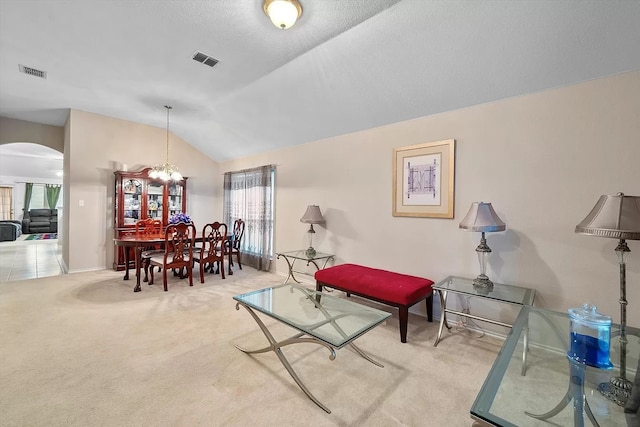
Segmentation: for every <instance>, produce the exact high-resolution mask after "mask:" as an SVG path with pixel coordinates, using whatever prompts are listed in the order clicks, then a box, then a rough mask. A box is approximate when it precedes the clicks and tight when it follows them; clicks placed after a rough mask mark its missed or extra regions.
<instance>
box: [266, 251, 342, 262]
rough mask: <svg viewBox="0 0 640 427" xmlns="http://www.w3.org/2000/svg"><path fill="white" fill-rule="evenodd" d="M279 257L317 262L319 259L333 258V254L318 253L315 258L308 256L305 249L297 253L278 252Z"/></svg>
mask: <svg viewBox="0 0 640 427" xmlns="http://www.w3.org/2000/svg"><path fill="white" fill-rule="evenodd" d="M276 255H277V256H286V257H289V258H294V259H300V260H303V261H317V260H319V259H327V258H333V256H334V255H333V254H325V253H322V252H316V254H315V255H313V256H308V255H307V251H306V250H305V249H301V250H297V251H289V252H277V253H276Z"/></svg>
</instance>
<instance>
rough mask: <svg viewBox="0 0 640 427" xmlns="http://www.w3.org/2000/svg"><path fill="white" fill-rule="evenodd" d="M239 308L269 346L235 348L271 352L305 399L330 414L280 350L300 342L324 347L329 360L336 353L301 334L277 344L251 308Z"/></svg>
mask: <svg viewBox="0 0 640 427" xmlns="http://www.w3.org/2000/svg"><path fill="white" fill-rule="evenodd" d="M294 280H295V279H294ZM240 306H243V307H244V308H246V309H247V311H248V312H249V314H250V315H251V317H253V320H255V321H256V323H257V324H258V326H259V327H260V329H261V330H262V333H263V334H264V336H265V337H266V338H267V340H268V341H269V345H268V346H267V347H264V348H261V349H258V350H246V349H243V348H241V347H239V346H236V348H237V349H238V350H240V351H243V352H245V353H247V354H253V353H265V352H267V351H273V352H274V353H275V354H276V355H277V356H278V359H280V363H282V365H283V366H284V367H285V369H286V370H287V372H289V375H291V378H293V380H294V381H295V382H296V384H298V387H300V389H302V391H303V392H304V393H305V394H306V395H307V397H308V398H309V399H311V400H312V401H313V403H315V404H316V405H318V406H319V407H321V408H322V409H323V410H325V411H326V412H327V413H328V414H330V413H331V410H329V408H327V407H326V406H324V405H323V404H322V403H321V402H320V401H319V400H318V399H316V397H315V396H314V395H313V394H311V392H310V391H309V389H308V388H307V387H306V386H305V385H304V383H303V382H302V380H301V379H300V377H298V374H296V372H295V371H294V370H293V367H292V366H291V364H290V363H289V361H288V360H287V358H286V357H285V355H284V353H282V350H280V348H281V347H284V346H286V345H290V344H295V343H301V342H304V343H314V344H320V345H322V346H324V347H326V348H327V349H329V352H330V354H329V359H330V360H334V359H335V358H336V352H335V350H334V349H333V347H331V346H330V345H329V344H327V343H324V342H322V341H319V340H316V339H315V338H300V337H301V336H302V335H304V334H302V333H300V334H297V335H294V336H293V337H291V338H287V339H285V340H283V341H280V342H277V341H276V340H275V339H274V338H273V335H271V332H269V330H268V329H267V327H266V326H265V324H264V323H262V320H260V318H259V317H258V316H257V315H256V314H255V313H254V312H253V310H251V308H250V307H249V306H246V305H244V304H242V303H240V302H237V303H236V310H239V309H240ZM374 363H375V362H374Z"/></svg>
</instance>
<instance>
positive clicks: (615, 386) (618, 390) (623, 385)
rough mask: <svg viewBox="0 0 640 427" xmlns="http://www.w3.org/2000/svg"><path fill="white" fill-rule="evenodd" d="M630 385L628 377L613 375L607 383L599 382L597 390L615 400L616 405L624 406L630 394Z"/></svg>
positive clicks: (631, 385)
mask: <svg viewBox="0 0 640 427" xmlns="http://www.w3.org/2000/svg"><path fill="white" fill-rule="evenodd" d="M632 387H633V383H632V382H631V381H629V380H628V379H626V378H622V377H613V378H611V379H610V380H609V382H608V383H600V384H599V385H598V390H599V391H600V393H601V394H602V395H603V396H604V397H606V398H607V399H609V400H611V401H612V402H615V403H616V404H617V405H618V406H624V405H626V404H627V400H629V397H630V396H631V388H632Z"/></svg>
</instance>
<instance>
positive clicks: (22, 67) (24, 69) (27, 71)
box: [18, 64, 47, 79]
mask: <svg viewBox="0 0 640 427" xmlns="http://www.w3.org/2000/svg"><path fill="white" fill-rule="evenodd" d="M18 69H19V70H20V72H21V73H25V74H29V75H30V76H35V77H40V78H41V79H46V78H47V72H46V71H40V70H36V69H35V68H31V67H27V66H25V65H22V64H18Z"/></svg>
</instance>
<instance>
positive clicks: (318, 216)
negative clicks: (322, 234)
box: [300, 205, 325, 258]
mask: <svg viewBox="0 0 640 427" xmlns="http://www.w3.org/2000/svg"><path fill="white" fill-rule="evenodd" d="M300 222H304V223H307V224H309V231H307V233H309V249H307V251H306V254H307V257H309V258H313V257H314V256H316V250H315V249H313V235H314V234H315V233H316V231H315V230H314V229H313V224H324V223H325V220H324V217H323V216H322V213H321V212H320V207H319V206H318V205H309V206H307V211H306V212H305V213H304V215H302V218H300Z"/></svg>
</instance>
